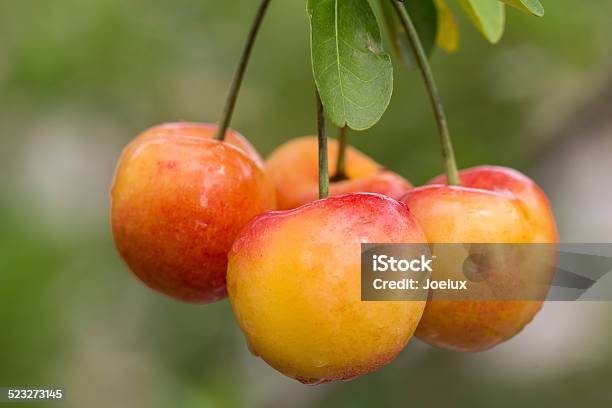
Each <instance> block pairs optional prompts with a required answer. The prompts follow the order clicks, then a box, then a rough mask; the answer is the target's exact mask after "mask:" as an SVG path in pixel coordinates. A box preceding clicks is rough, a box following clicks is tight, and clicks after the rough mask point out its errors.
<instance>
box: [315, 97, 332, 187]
mask: <svg viewBox="0 0 612 408" xmlns="http://www.w3.org/2000/svg"><path fill="white" fill-rule="evenodd" d="M317 134H318V138H319V198H327V196H329V167H328V166H329V164H328V159H327V136H326V135H325V110H324V109H323V103H322V102H321V95H319V91H318V90H317Z"/></svg>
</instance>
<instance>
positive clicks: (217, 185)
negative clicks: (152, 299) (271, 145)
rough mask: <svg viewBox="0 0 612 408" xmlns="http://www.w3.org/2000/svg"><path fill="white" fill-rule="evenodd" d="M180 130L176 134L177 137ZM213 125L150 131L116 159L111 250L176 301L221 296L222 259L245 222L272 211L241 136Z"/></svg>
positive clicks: (261, 173)
mask: <svg viewBox="0 0 612 408" xmlns="http://www.w3.org/2000/svg"><path fill="white" fill-rule="evenodd" d="M181 129H183V130H181ZM214 132H215V125H205V124H186V123H179V124H166V125H162V126H158V127H155V128H152V129H150V130H148V131H146V132H145V133H143V134H142V135H140V136H139V137H137V138H136V139H135V140H134V141H132V143H130V144H129V145H128V146H127V147H126V148H125V149H124V151H123V153H122V154H121V157H120V159H119V163H118V165H117V169H116V173H115V178H114V182H113V186H112V190H111V223H112V231H113V236H114V240H115V245H116V247H117V249H118V251H119V253H120V254H121V256H122V258H123V259H124V261H125V262H126V263H127V265H128V267H129V268H130V269H131V271H132V272H133V273H134V274H135V275H136V276H137V277H138V278H140V279H141V280H142V281H143V282H144V283H145V284H146V285H148V286H149V287H151V288H153V289H155V290H157V291H159V292H162V293H164V294H166V295H168V296H171V297H173V298H175V299H178V300H182V301H186V302H193V303H210V302H214V301H217V300H220V299H223V298H225V297H226V295H227V292H226V285H225V276H226V271H227V253H228V252H229V250H230V248H231V245H232V243H233V241H234V239H235V238H236V236H237V235H238V232H239V231H240V229H242V228H243V227H244V226H245V225H246V224H247V223H248V221H249V220H250V219H251V218H253V217H254V216H256V215H258V214H260V213H264V212H267V211H270V210H274V209H275V207H276V199H275V190H274V186H273V184H272V182H271V180H270V179H269V177H268V176H267V173H266V172H265V169H264V167H263V165H262V161H261V159H258V158H257V157H255V158H253V157H254V155H256V152H255V150H254V149H253V148H252V147H251V146H250V144H248V142H246V140H245V139H244V138H242V136H240V135H239V134H238V133H236V132H234V131H231V130H230V131H229V132H228V141H227V142H220V141H216V140H213V139H212V136H213V134H214Z"/></svg>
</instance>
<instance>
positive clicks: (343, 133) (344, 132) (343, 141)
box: [331, 126, 348, 181]
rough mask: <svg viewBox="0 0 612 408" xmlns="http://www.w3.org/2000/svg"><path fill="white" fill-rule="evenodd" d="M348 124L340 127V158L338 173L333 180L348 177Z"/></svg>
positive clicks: (337, 162) (338, 160)
mask: <svg viewBox="0 0 612 408" xmlns="http://www.w3.org/2000/svg"><path fill="white" fill-rule="evenodd" d="M347 139H348V126H343V127H341V128H340V129H338V158H337V159H336V174H335V175H334V176H333V177H332V178H331V181H342V180H346V179H348V177H347V175H346V147H347V145H348V140H347Z"/></svg>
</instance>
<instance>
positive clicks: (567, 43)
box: [0, 0, 612, 408]
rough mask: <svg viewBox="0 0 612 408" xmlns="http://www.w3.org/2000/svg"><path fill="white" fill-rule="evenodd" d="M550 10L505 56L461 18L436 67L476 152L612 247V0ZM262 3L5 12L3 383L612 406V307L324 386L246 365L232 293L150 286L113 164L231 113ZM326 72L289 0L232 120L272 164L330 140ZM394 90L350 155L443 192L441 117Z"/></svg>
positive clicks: (243, 401)
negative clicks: (115, 196) (116, 193)
mask: <svg viewBox="0 0 612 408" xmlns="http://www.w3.org/2000/svg"><path fill="white" fill-rule="evenodd" d="M451 3H453V6H456V4H454V1H453V0H451ZM544 5H545V7H546V9H547V14H546V16H545V17H544V18H543V19H537V18H534V17H530V16H528V15H525V14H522V13H519V12H516V11H514V10H509V13H508V29H507V33H506V35H505V36H504V38H503V40H502V41H501V43H500V44H499V45H497V46H491V45H490V44H488V43H486V42H485V41H484V40H483V39H482V38H481V37H480V35H479V34H478V32H477V31H476V30H475V29H474V28H473V27H472V26H471V25H470V24H469V22H468V20H467V19H466V18H464V16H463V15H458V19H459V23H460V26H461V48H460V51H459V52H458V53H456V54H452V55H449V54H445V53H443V52H440V51H439V52H436V54H435V55H434V56H433V58H432V64H433V69H434V71H435V73H436V75H437V77H438V81H439V86H440V90H441V93H442V95H443V99H444V101H445V103H446V105H447V111H448V115H449V121H450V125H451V130H452V132H453V134H454V140H455V144H456V150H457V156H458V160H459V163H460V165H461V167H468V166H472V165H476V164H483V163H489V164H500V165H508V166H513V167H516V168H518V169H521V170H523V171H525V172H526V173H528V174H529V175H530V176H532V177H534V178H535V179H536V180H537V181H539V182H540V183H541V184H542V185H543V187H544V188H545V190H547V192H548V193H549V195H550V197H551V199H552V201H553V206H554V208H555V211H556V212H557V216H558V221H559V225H560V229H561V234H562V239H563V241H566V242H577V241H584V242H612V213H611V212H610V202H612V189H611V186H610V174H612V24H611V17H610V16H611V15H612V2H611V1H606V0H593V1H588V2H587V1H578V0H574V1H572V0H555V1H545V2H544ZM255 8H256V2H253V1H248V0H235V1H232V2H221V1H212V0H198V1H195V0H174V1H155V2H150V1H143V0H132V1H120V0H88V1H82V0H55V1H44V0H28V1H22V2H9V1H2V2H0V106H1V108H2V109H0V138H1V139H0V140H1V144H0V146H1V147H0V162H1V163H2V170H3V171H1V172H0V183H1V184H0V199H1V201H0V251H1V252H0V255H1V256H0V386H28V385H30V386H36V385H38V386H59V387H63V388H65V394H66V399H65V401H64V403H63V405H65V406H67V407H109V406H118V407H169V406H177V407H187V408H189V407H226V406H229V407H232V406H252V407H269V406H300V407H308V406H350V407H360V406H364V407H365V406H379V405H390V406H393V405H401V406H461V407H491V406H496V407H497V406H499V407H511V406H534V407H536V406H537V407H540V406H549V405H550V406H553V405H554V406H557V407H570V406H588V407H601V406H612V391H611V389H610V384H611V383H612V347H611V346H610V344H612V342H611V340H612V310H611V308H610V304H597V303H587V302H574V303H555V304H552V303H550V304H547V305H546V306H545V308H544V310H543V312H542V313H541V314H540V315H539V316H538V317H537V318H536V320H535V321H534V322H533V323H532V324H531V325H530V326H529V327H528V328H527V329H526V330H525V331H524V332H523V333H522V334H521V335H520V336H518V337H517V338H515V339H513V340H512V341H510V342H508V343H506V344H503V345H501V346H500V347H498V348H496V349H494V350H492V351H489V352H485V353H481V354H477V355H472V354H455V353H450V352H444V351H441V350H437V349H433V348H431V347H428V346H426V345H424V344H423V343H421V342H419V341H418V340H415V341H412V342H411V343H410V344H409V346H408V347H407V348H406V349H405V350H404V351H403V352H402V354H401V355H400V357H399V358H398V359H397V360H396V361H394V362H393V363H391V364H390V365H389V366H387V367H385V368H384V369H382V370H379V371H378V372H376V373H373V374H370V375H367V376H365V377H362V378H359V379H356V380H354V381H351V382H346V383H336V384H327V385H322V386H316V387H313V386H303V385H301V384H299V383H297V382H295V381H293V380H290V379H288V378H285V377H284V376H282V375H280V374H278V373H277V372H275V371H274V370H273V369H271V368H269V367H268V366H267V365H265V363H263V362H262V361H261V360H259V359H257V358H255V357H253V356H251V355H250V354H249V353H248V351H247V348H246V346H245V342H244V339H243V337H242V334H241V333H240V330H239V329H238V327H237V325H236V323H235V321H234V318H233V316H232V313H231V310H230V305H229V302H227V301H224V302H220V303H217V304H213V305H208V306H192V305H186V304H180V303H178V302H175V301H173V300H170V299H166V298H164V297H163V296H161V295H158V294H156V293H154V292H152V291H150V290H149V289H147V288H145V287H144V286H143V285H141V284H140V283H139V282H137V281H136V279H134V278H133V277H132V276H131V274H130V273H129V272H128V271H127V269H126V267H125V266H124V265H123V264H122V262H121V261H120V259H119V257H118V255H117V253H116V252H115V250H114V247H113V244H112V238H111V235H110V228H109V221H108V207H109V199H108V190H109V186H110V183H111V180H112V174H113V168H114V164H115V161H116V159H117V157H118V156H119V154H120V152H121V149H122V147H123V146H124V145H125V144H126V143H128V142H129V140H130V139H131V138H133V137H135V136H136V135H137V134H138V133H139V132H140V131H142V130H144V129H145V128H147V127H149V126H152V125H154V124H157V123H161V122H166V121H175V120H178V119H185V120H201V121H209V122H214V121H216V120H217V119H218V116H219V113H220V111H221V108H222V105H223V100H224V98H225V95H226V92H227V89H228V87H229V83H230V81H231V77H232V74H233V71H234V68H235V65H236V62H237V59H238V56H239V53H240V50H241V49H242V46H243V42H244V37H245V36H246V32H247V30H248V26H249V23H250V19H251V18H252V16H253V14H254V11H255ZM387 48H389V46H387ZM309 64H310V61H309V49H308V20H307V16H306V12H305V1H304V0H283V1H275V2H273V3H272V5H271V8H270V12H269V15H268V17H267V19H266V21H265V25H264V28H263V30H262V32H261V36H260V38H259V41H258V44H257V46H256V48H255V55H254V57H253V60H252V63H251V66H250V69H249V71H248V74H247V77H246V81H245V84H244V88H243V91H242V95H241V99H240V101H239V104H238V107H237V111H236V116H235V120H234V123H233V126H234V127H235V128H237V129H238V130H239V131H241V132H242V133H244V134H245V135H246V136H247V137H248V138H250V140H251V141H252V142H253V144H255V145H256V146H257V147H258V148H259V150H260V151H261V152H262V154H264V155H266V154H268V153H269V152H270V151H271V150H272V149H273V148H274V147H275V146H277V145H278V144H280V143H282V142H284V141H286V140H288V139H290V138H292V137H296V136H301V135H305V134H312V133H314V131H315V129H316V127H315V106H314V96H313V80H312V77H311V72H310V65H309ZM395 78H396V79H395V84H396V85H395V91H394V96H393V100H392V103H391V106H390V108H389V110H388V112H387V114H386V115H385V116H384V118H383V120H382V121H381V122H380V123H379V124H378V125H377V126H375V127H374V128H372V129H370V130H368V131H366V132H363V133H360V134H356V133H353V134H352V135H351V142H352V143H353V144H354V145H356V146H357V147H359V148H360V149H362V150H364V151H366V152H368V154H370V155H371V156H373V157H374V158H375V159H376V160H378V161H379V162H381V163H384V164H385V165H386V166H388V167H389V168H391V169H393V170H395V171H397V172H399V173H400V174H402V175H404V176H406V177H407V178H408V179H410V180H411V181H413V182H414V183H417V184H418V183H423V182H425V181H426V180H428V179H429V178H431V177H433V176H435V175H437V174H439V173H440V172H441V171H442V163H441V160H440V156H439V153H438V148H437V136H436V131H435V125H434V122H433V118H432V114H431V111H430V108H429V105H428V104H427V99H426V95H425V92H424V89H423V86H422V85H421V83H420V82H419V79H420V78H419V76H418V74H417V72H416V71H405V70H404V69H402V68H401V67H399V66H397V67H396V76H395ZM20 406H27V404H24V405H20Z"/></svg>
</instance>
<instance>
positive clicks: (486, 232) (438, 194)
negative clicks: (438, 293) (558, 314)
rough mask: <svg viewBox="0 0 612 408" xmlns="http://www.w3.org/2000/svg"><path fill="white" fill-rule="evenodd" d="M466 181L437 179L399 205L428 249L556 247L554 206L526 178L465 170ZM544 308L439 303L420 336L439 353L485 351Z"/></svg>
mask: <svg viewBox="0 0 612 408" xmlns="http://www.w3.org/2000/svg"><path fill="white" fill-rule="evenodd" d="M460 180H461V186H460V187H455V186H447V185H445V184H443V183H445V178H444V177H438V178H436V179H434V180H432V181H431V182H430V183H431V184H430V185H427V186H424V187H420V188H416V189H414V190H412V191H410V192H409V193H408V194H406V195H405V196H404V197H403V198H402V199H401V201H402V202H404V203H406V205H408V207H409V208H410V210H411V211H412V212H413V213H414V215H415V217H416V218H417V220H418V221H419V224H420V225H421V226H422V228H423V230H424V232H425V235H426V236H427V239H428V241H429V242H430V243H556V242H558V234H557V228H556V224H555V220H554V216H553V213H552V211H551V208H550V204H549V202H548V199H547V198H546V195H545V194H544V193H543V192H542V190H541V189H540V188H539V187H538V186H537V185H536V184H535V183H534V182H533V181H532V180H530V179H529V178H528V177H526V176H525V175H523V174H521V173H519V172H517V171H515V170H512V169H507V168H503V167H490V166H483V167H476V168H472V169H468V170H464V171H461V172H460ZM552 262H554V260H553V261H552ZM548 272H549V271H548V270H546V271H544V273H548ZM434 273H435V272H434ZM541 307H542V301H537V300H499V301H498V300H475V301H452V300H435V301H431V302H428V304H427V307H426V309H425V312H424V314H423V318H422V319H421V322H420V323H419V326H418V328H417V332H416V333H417V336H418V337H419V338H421V339H423V340H424V341H426V342H428V343H430V344H432V345H435V346H438V347H441V348H446V349H451V350H458V351H483V350H487V349H489V348H491V347H494V346H495V345H497V344H499V343H501V342H503V341H506V340H508V339H510V338H512V337H513V336H515V335H516V334H517V333H519V332H520V331H521V330H522V329H523V328H524V327H525V326H526V325H527V324H528V323H529V322H530V321H531V320H532V319H533V318H534V316H535V315H536V314H537V313H538V311H539V310H540V309H541Z"/></svg>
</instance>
